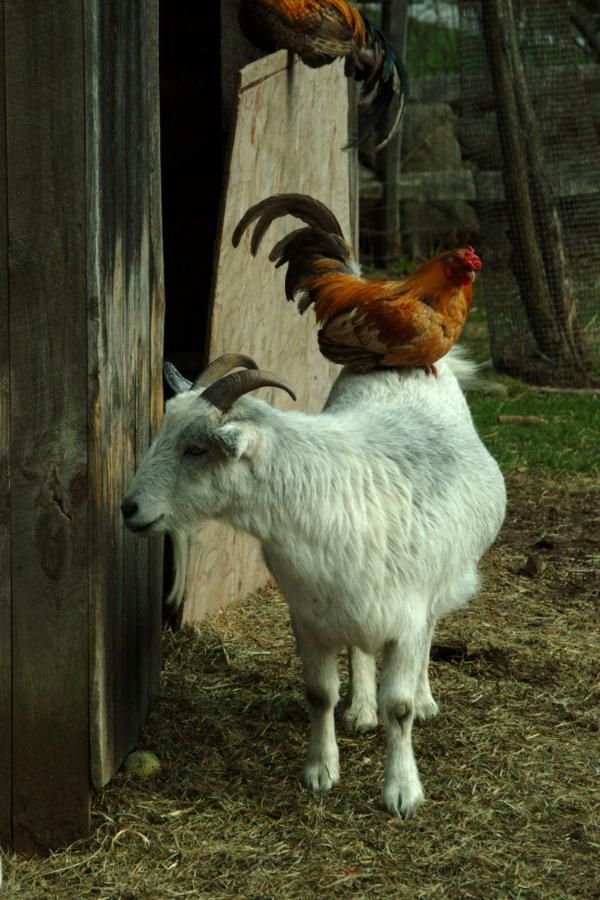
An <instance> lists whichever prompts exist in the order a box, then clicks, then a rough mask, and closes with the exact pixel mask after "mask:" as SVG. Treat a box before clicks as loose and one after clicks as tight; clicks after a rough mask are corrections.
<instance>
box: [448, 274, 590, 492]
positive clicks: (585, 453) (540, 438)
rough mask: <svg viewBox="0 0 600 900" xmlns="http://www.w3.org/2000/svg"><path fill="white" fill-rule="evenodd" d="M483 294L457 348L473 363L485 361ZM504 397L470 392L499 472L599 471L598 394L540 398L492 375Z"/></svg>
mask: <svg viewBox="0 0 600 900" xmlns="http://www.w3.org/2000/svg"><path fill="white" fill-rule="evenodd" d="M483 301H484V297H483V291H480V292H479V294H478V295H477V296H476V298H475V300H474V303H473V308H472V309H471V312H470V314H469V317H468V319H467V324H466V326H465V331H464V336H463V339H462V340H461V345H462V346H463V347H464V348H465V349H466V350H467V351H468V353H469V354H470V355H471V357H472V358H473V359H475V360H476V361H477V362H483V361H485V360H488V359H489V358H490V347H489V340H488V330H487V316H486V312H485V308H484V302H483ZM491 377H492V378H493V380H495V381H499V382H500V383H502V384H503V385H504V386H505V388H506V390H507V395H506V396H505V397H502V396H499V395H497V394H470V395H469V405H470V407H471V412H472V413H473V418H474V420H475V424H476V425H477V429H478V431H479V433H480V434H481V437H482V438H483V440H484V442H485V444H486V445H487V447H488V448H489V450H490V453H492V455H493V456H494V457H495V458H496V459H497V460H498V463H499V465H500V467H501V469H502V470H503V471H505V472H508V471H521V472H537V473H543V472H545V473H547V474H556V475H561V474H563V475H576V474H587V475H591V474H596V473H600V393H598V392H596V393H592V392H590V393H577V392H572V393H564V394H545V393H543V392H541V391H540V390H539V389H537V388H535V387H532V386H531V385H528V384H526V383H525V382H523V381H519V380H518V379H516V378H508V377H503V376H498V375H492V376H491ZM498 416H536V417H538V418H541V419H544V422H540V423H539V424H532V425H501V424H499V423H498V421H497V420H498Z"/></svg>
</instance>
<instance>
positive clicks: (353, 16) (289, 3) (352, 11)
mask: <svg viewBox="0 0 600 900" xmlns="http://www.w3.org/2000/svg"><path fill="white" fill-rule="evenodd" d="M262 2H263V4H264V6H270V7H271V9H273V10H274V11H275V12H281V13H282V14H284V15H285V16H289V17H291V18H298V19H299V20H302V19H303V18H305V17H308V16H310V15H312V14H314V13H318V12H322V11H323V10H324V9H327V8H328V9H329V10H331V11H335V12H337V13H338V14H339V15H340V16H341V17H342V18H343V19H344V20H345V21H346V22H347V23H348V25H349V26H350V28H351V29H352V34H353V37H354V41H355V43H356V46H357V49H362V47H364V45H365V43H366V39H367V33H366V30H365V24H364V22H363V19H362V16H361V14H360V13H359V11H358V9H356V7H355V6H352V4H351V3H346V2H345V0H327V2H326V3H323V0H262Z"/></svg>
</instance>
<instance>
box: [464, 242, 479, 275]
mask: <svg viewBox="0 0 600 900" xmlns="http://www.w3.org/2000/svg"><path fill="white" fill-rule="evenodd" d="M463 261H464V265H465V268H467V269H469V270H470V271H472V272H479V270H480V269H481V267H482V265H483V263H482V262H481V259H480V258H479V257H478V256H477V253H476V252H475V247H467V249H466V250H465V255H464V256H463Z"/></svg>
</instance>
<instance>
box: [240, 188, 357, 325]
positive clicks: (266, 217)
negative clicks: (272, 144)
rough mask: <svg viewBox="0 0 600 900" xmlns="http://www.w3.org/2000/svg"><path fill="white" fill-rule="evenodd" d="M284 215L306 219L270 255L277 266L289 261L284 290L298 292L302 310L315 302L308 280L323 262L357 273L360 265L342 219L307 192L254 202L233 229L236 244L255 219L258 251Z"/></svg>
mask: <svg viewBox="0 0 600 900" xmlns="http://www.w3.org/2000/svg"><path fill="white" fill-rule="evenodd" d="M284 216H295V217H296V218H298V219H300V220H301V221H303V222H305V223H306V227H304V228H297V229H295V230H294V231H291V232H290V233H289V234H286V236H285V237H283V238H281V240H279V241H277V243H276V244H275V246H274V247H273V249H272V250H271V252H270V254H269V259H270V260H271V262H274V263H275V265H276V266H277V267H280V266H284V265H287V267H288V269H287V273H286V277H285V293H286V297H287V299H288V300H293V299H294V298H295V297H296V295H297V294H299V293H301V294H302V296H301V298H300V300H299V302H298V310H299V311H300V313H303V312H305V310H306V309H307V308H308V306H310V304H311V303H312V302H314V297H313V295H312V292H311V291H310V288H308V287H307V282H308V281H310V279H311V278H312V277H313V276H315V275H316V274H318V272H319V270H320V269H322V267H323V266H325V267H326V269H327V270H328V271H330V272H331V271H332V270H335V271H338V272H345V273H351V274H356V270H357V266H356V263H355V261H354V257H353V254H352V248H351V247H350V246H349V244H347V243H346V241H345V240H344V236H343V233H342V229H341V226H340V223H339V222H338V220H337V219H336V217H335V216H334V214H333V213H332V212H331V210H329V209H328V208H327V207H326V206H325V204H323V203H321V202H319V201H318V200H314V199H313V198H312V197H308V196H307V195H305V194H278V195H275V196H273V197H269V198H267V199H266V200H262V201H261V202H260V203H257V204H256V205H255V206H252V207H251V208H250V209H249V210H248V211H247V212H246V213H245V215H244V216H242V218H241V220H240V222H239V224H238V225H237V227H236V229H235V231H234V232H233V237H232V241H233V245H234V247H237V246H238V244H239V243H240V241H241V239H242V235H243V234H244V232H245V231H246V229H247V228H248V226H249V225H251V224H252V223H253V222H256V225H255V227H254V232H253V234H252V238H251V241H250V250H251V252H252V254H253V255H256V253H257V251H258V248H259V247H260V244H261V241H262V239H263V237H264V236H265V233H266V231H267V229H268V228H269V226H270V225H271V223H272V222H274V221H275V220H276V219H279V218H283V217H284Z"/></svg>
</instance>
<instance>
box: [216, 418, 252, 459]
mask: <svg viewBox="0 0 600 900" xmlns="http://www.w3.org/2000/svg"><path fill="white" fill-rule="evenodd" d="M210 440H211V443H213V444H214V446H215V447H218V448H219V450H222V451H223V453H225V455H226V456H229V457H230V458H231V459H241V458H242V456H249V455H250V453H251V451H252V446H253V445H254V429H253V428H252V426H248V425H245V424H240V423H239V422H227V424H225V425H221V426H220V427H219V428H215V430H214V431H213V432H212V434H211V436H210Z"/></svg>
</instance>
